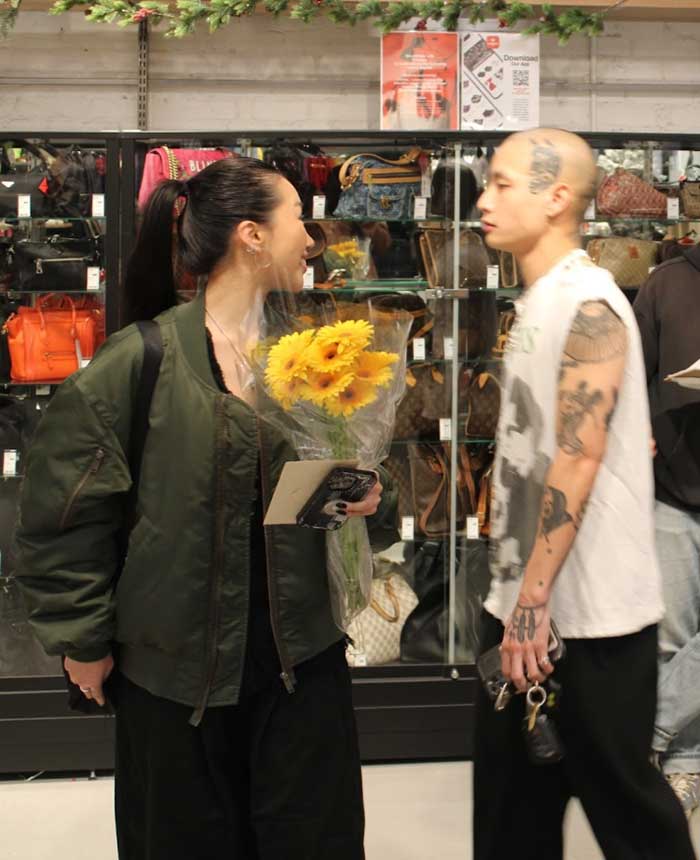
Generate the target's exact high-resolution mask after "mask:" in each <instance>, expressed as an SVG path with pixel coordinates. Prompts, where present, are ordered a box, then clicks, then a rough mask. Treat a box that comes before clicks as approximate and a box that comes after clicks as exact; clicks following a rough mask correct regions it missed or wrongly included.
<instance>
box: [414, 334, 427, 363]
mask: <svg viewBox="0 0 700 860" xmlns="http://www.w3.org/2000/svg"><path fill="white" fill-rule="evenodd" d="M413 360H414V361H425V338H424V337H416V338H414V339H413Z"/></svg>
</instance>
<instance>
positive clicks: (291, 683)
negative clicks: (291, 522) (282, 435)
mask: <svg viewBox="0 0 700 860" xmlns="http://www.w3.org/2000/svg"><path fill="white" fill-rule="evenodd" d="M263 447H264V443H263V437H262V433H261V432H260V425H259V424H258V449H259V451H260V483H261V485H262V486H261V488H260V489H261V490H262V497H263V503H264V504H267V502H268V501H269V498H270V495H269V482H268V480H267V472H266V470H265V457H264V456H263ZM263 532H264V534H265V567H266V569H267V590H268V592H269V595H270V626H271V627H272V638H273V639H274V640H275V647H276V648H277V656H278V657H279V661H280V666H281V667H282V671H281V672H280V678H281V679H282V683H283V684H284V687H285V689H286V691H287V692H288V693H293V692H294V688H295V686H296V682H297V679H296V676H295V675H294V669H293V668H292V666H291V665H290V663H289V659H288V658H287V655H286V654H285V653H283V649H282V645H281V641H282V640H281V638H280V635H279V627H278V624H277V606H278V599H277V583H276V582H275V581H274V577H273V576H272V563H271V560H272V541H271V540H270V536H269V534H268V530H267V529H266V528H265V526H263Z"/></svg>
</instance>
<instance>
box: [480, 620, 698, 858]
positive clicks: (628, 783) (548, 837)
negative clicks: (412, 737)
mask: <svg viewBox="0 0 700 860" xmlns="http://www.w3.org/2000/svg"><path fill="white" fill-rule="evenodd" d="M502 637H503V626H502V625H501V623H500V622H499V621H497V620H496V619H495V618H493V617H492V616H491V615H489V614H488V613H484V618H483V628H482V643H481V650H482V652H483V651H485V650H487V649H488V648H490V647H492V646H494V645H497V644H499V643H500V641H501V639H502ZM566 645H567V654H566V657H565V658H564V659H563V660H562V661H561V663H560V664H559V665H558V666H557V668H556V670H555V677H556V678H557V680H558V681H559V682H560V683H561V684H562V697H561V704H560V710H559V711H558V712H557V715H556V718H555V722H556V725H557V728H558V730H559V733H560V735H561V737H562V740H563V742H564V745H565V747H566V756H565V758H564V760H563V761H562V762H561V763H560V764H556V765H545V766H540V767H537V766H533V765H531V764H530V762H529V760H528V758H527V755H526V752H525V744H524V741H523V734H522V721H523V719H524V716H525V702H524V699H525V697H524V696H515V697H514V698H513V699H512V700H511V702H510V704H509V705H508V707H507V708H506V709H505V711H502V712H500V713H497V712H496V711H494V708H493V703H492V702H491V700H490V699H489V698H488V696H487V695H486V693H485V691H484V689H483V687H482V685H481V684H479V693H478V701H477V713H476V739H475V758H474V860H506V858H510V857H518V858H519V860H535V858H537V860H562V856H563V837H562V823H563V817H564V812H565V809H566V806H567V803H568V801H569V799H570V798H571V797H572V796H577V797H578V798H579V799H580V801H581V804H582V806H583V809H584V811H585V813H586V815H587V817H588V820H589V822H590V824H591V827H592V829H593V832H594V833H595V836H596V838H597V840H598V843H599V845H600V847H601V849H602V852H603V854H604V856H605V858H606V860H694V858H695V853H694V851H693V847H692V844H691V841H690V835H689V833H688V825H687V823H686V820H685V815H684V814H683V811H682V809H681V806H680V804H679V803H678V800H677V799H676V797H675V795H674V793H673V791H672V790H671V788H670V786H669V785H668V784H667V783H666V781H665V779H664V778H663V776H662V775H661V773H660V772H659V771H658V770H656V768H655V767H654V766H653V765H652V764H651V762H650V759H649V756H650V751H651V738H652V732H653V728H654V716H655V713H656V673H657V651H656V649H657V631H656V626H652V627H648V628H646V629H645V630H643V631H641V632H640V633H636V634H634V635H631V636H620V637H616V638H609V639H590V640H585V639H571V640H567V642H566Z"/></svg>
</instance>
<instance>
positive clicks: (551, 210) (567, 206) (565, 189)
mask: <svg viewBox="0 0 700 860" xmlns="http://www.w3.org/2000/svg"><path fill="white" fill-rule="evenodd" d="M575 204H576V195H575V194H574V191H573V189H572V188H571V186H570V185H567V184H566V183H564V182H559V183H557V184H556V185H554V186H553V188H552V190H551V192H550V198H549V202H548V204H547V217H549V218H558V217H559V216H561V215H564V214H565V213H567V212H569V213H570V212H573V209H574V206H575Z"/></svg>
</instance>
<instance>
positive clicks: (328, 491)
mask: <svg viewBox="0 0 700 860" xmlns="http://www.w3.org/2000/svg"><path fill="white" fill-rule="evenodd" d="M376 483H377V475H376V474H375V473H374V472H370V471H369V470H366V469H351V468H347V467H337V468H335V469H331V471H330V472H329V473H328V475H327V476H326V478H325V479H324V480H323V482H322V484H321V485H320V486H319V488H318V489H317V490H316V491H315V492H314V494H313V495H312V496H311V498H310V499H309V501H308V502H307V503H306V504H305V505H304V507H303V508H302V509H301V511H300V512H299V513H298V514H297V525H299V526H307V527H308V528H312V529H326V530H330V529H339V528H340V527H341V526H342V525H343V523H344V522H345V520H346V519H347V514H344V513H342V511H339V510H338V507H337V505H338V502H361V501H362V499H364V498H365V496H366V495H367V493H369V492H370V490H371V489H372V487H373V486H374V485H375V484H376Z"/></svg>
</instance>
